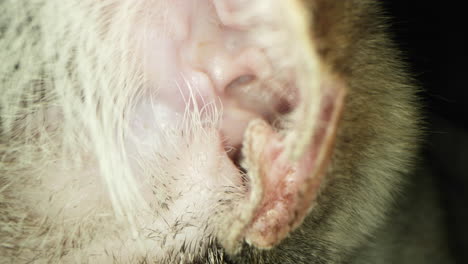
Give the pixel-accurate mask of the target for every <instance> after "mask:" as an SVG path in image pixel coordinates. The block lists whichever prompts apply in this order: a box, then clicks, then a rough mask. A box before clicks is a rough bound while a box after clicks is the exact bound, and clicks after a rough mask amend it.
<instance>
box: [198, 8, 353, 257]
mask: <svg viewBox="0 0 468 264" xmlns="http://www.w3.org/2000/svg"><path fill="white" fill-rule="evenodd" d="M213 4H214V7H215V12H216V16H217V17H218V19H219V28H221V29H223V33H222V35H223V37H222V38H217V39H218V40H221V41H226V40H229V41H230V43H237V44H238V45H239V46H241V47H242V52H240V53H237V54H233V53H232V52H234V51H235V50H236V48H238V47H236V46H230V48H229V49H225V50H223V52H224V53H223V56H227V57H229V58H230V59H225V58H226V57H223V56H221V53H216V49H215V48H214V46H213V48H210V49H209V52H212V54H220V55H214V56H200V57H204V58H207V59H205V61H204V62H203V63H202V65H201V66H200V67H201V68H204V69H205V72H206V73H207V74H208V75H209V76H211V77H210V78H211V79H212V80H215V81H213V84H214V86H215V87H216V89H215V90H216V91H217V93H218V94H219V95H220V96H221V98H222V99H223V100H225V101H224V102H223V103H224V107H225V108H224V112H223V114H224V117H223V118H224V123H223V126H222V128H221V131H222V133H223V135H225V136H226V138H228V139H230V140H231V141H230V142H229V143H231V144H234V145H236V146H241V147H240V149H241V153H242V155H240V156H241V166H242V167H243V169H245V170H246V174H247V179H248V181H247V185H248V187H249V197H248V198H247V199H246V200H245V201H244V202H245V204H244V205H242V206H240V207H239V208H241V209H240V211H239V217H237V218H236V220H235V221H234V222H230V223H229V227H226V228H224V230H228V231H226V233H222V234H221V235H220V236H219V240H220V241H221V244H222V245H223V247H224V248H225V249H226V250H228V252H233V251H235V249H236V247H237V246H238V245H239V241H241V240H243V239H245V240H246V241H247V242H248V243H249V244H251V245H253V246H255V247H258V248H271V247H273V246H275V245H277V244H278V243H280V242H281V241H282V240H283V239H284V238H285V237H286V236H287V235H288V234H289V233H290V232H291V231H292V230H294V229H295V228H296V227H297V226H299V225H300V224H301V223H302V221H303V219H304V218H305V216H306V215H307V213H308V212H309V211H310V209H311V208H312V207H313V204H314V201H315V198H316V196H317V194H318V191H319V186H320V184H321V182H322V178H323V175H324V173H325V169H326V167H327V165H328V161H329V159H330V156H331V152H332V150H333V142H334V138H335V134H336V130H337V127H338V123H339V119H340V115H341V111H342V108H343V103H344V97H345V93H346V88H345V86H346V85H345V83H344V82H343V81H342V80H341V79H340V77H338V76H335V75H334V74H333V73H332V72H331V71H330V70H329V69H328V68H327V66H326V65H325V63H324V62H323V61H322V59H321V58H320V56H319V55H318V50H317V44H316V43H314V38H313V36H312V35H311V32H310V30H311V28H312V27H311V25H310V21H312V19H311V18H310V14H308V13H306V12H305V11H304V10H306V9H305V8H303V7H302V5H301V3H300V2H299V1H268V0H255V1H242V0H238V1H233V0H231V1H229V0H227V1H213ZM292 40H294V41H292ZM227 46H228V45H226V43H223V44H219V45H218V46H217V47H223V48H225V47H227ZM207 52H208V51H207ZM213 52H214V53H213ZM203 65H204V66H203ZM239 113H243V114H244V115H245V116H244V117H245V118H244V117H242V118H241V117H240V116H242V115H240V114H239ZM246 113H248V114H246ZM233 116H236V118H233V119H232V120H230V119H229V118H228V117H233ZM278 119H280V120H281V121H280V123H281V122H283V123H282V124H280V125H278V124H276V123H275V122H276V121H277V120H278ZM233 124H235V125H233ZM236 127H237V129H235V128H236ZM234 139H235V140H234Z"/></svg>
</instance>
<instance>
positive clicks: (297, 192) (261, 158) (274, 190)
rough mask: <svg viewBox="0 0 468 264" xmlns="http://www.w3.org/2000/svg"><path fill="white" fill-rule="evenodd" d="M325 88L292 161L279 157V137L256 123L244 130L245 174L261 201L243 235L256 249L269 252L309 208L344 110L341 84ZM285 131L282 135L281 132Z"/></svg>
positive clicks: (281, 139)
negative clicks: (258, 187)
mask: <svg viewBox="0 0 468 264" xmlns="http://www.w3.org/2000/svg"><path fill="white" fill-rule="evenodd" d="M324 85H327V86H329V87H325V88H324V95H323V98H321V100H320V103H321V112H320V121H319V122H318V126H317V127H316V128H315V133H314V135H315V136H314V138H313V139H311V141H310V144H309V146H308V148H307V150H306V151H305V152H304V153H303V155H302V156H301V157H300V158H299V159H298V160H297V161H292V160H290V159H289V157H287V156H285V155H283V154H284V150H285V148H286V144H287V143H285V141H284V136H281V135H280V134H278V133H276V132H274V131H273V130H272V128H271V127H270V126H269V125H268V124H267V123H266V122H261V121H256V122H251V123H250V124H249V127H248V128H247V131H246V137H250V138H246V140H245V141H244V142H245V144H244V149H243V151H244V152H249V153H257V154H256V155H249V154H246V155H245V156H246V157H247V158H250V160H248V161H246V163H247V164H248V165H247V166H248V167H249V168H248V173H249V176H250V177H251V178H252V177H259V178H260V179H261V182H262V188H263V191H262V192H261V193H263V197H262V198H261V203H260V205H259V206H258V207H257V209H256V210H255V213H254V219H253V220H252V222H251V224H250V226H249V228H248V229H247V230H246V233H245V237H246V240H247V242H248V243H250V244H252V245H254V246H256V247H258V248H271V247H273V246H275V245H277V244H278V243H280V242H281V241H282V240H283V239H284V238H285V237H286V236H287V235H288V234H289V233H290V232H291V231H292V230H293V229H294V228H296V227H298V226H299V225H300V224H301V223H302V221H303V220H304V218H305V216H306V215H307V213H308V212H309V210H310V209H311V208H312V206H313V201H314V200H315V198H316V196H317V194H318V190H319V187H320V184H321V181H322V178H323V176H324V174H325V171H326V168H327V165H328V161H329V159H330V156H331V153H332V150H333V143H334V139H335V134H336V129H337V125H338V122H339V119H340V116H341V112H342V109H343V100H344V97H345V89H344V85H343V84H342V83H341V82H340V81H337V80H333V81H331V83H330V84H324ZM286 133H287V132H286Z"/></svg>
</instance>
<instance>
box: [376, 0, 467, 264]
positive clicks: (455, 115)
mask: <svg viewBox="0 0 468 264" xmlns="http://www.w3.org/2000/svg"><path fill="white" fill-rule="evenodd" d="M463 3H464V2H463V1H458V2H452V1H411V0H408V1H392V0H386V1H383V4H384V8H385V11H386V14H387V15H389V16H390V21H391V31H392V32H391V33H393V37H394V39H395V40H396V41H397V44H398V46H399V47H400V48H401V49H402V50H403V51H404V52H405V53H404V54H405V60H406V61H407V62H408V63H409V65H410V67H411V72H412V73H413V76H414V78H415V79H416V81H417V83H418V84H419V85H420V87H421V88H422V91H421V98H422V101H423V105H424V112H425V120H426V122H427V125H426V128H425V130H426V143H425V145H424V148H423V155H422V157H423V162H424V163H425V165H426V166H428V167H429V168H430V169H431V171H432V172H433V173H434V174H435V175H436V176H437V183H438V188H439V189H440V191H441V202H442V205H443V206H444V207H445V208H446V210H447V217H446V222H447V228H448V231H449V232H448V235H449V243H450V247H451V249H452V250H453V252H454V254H455V257H456V258H457V263H468V209H467V208H468V194H467V191H468V89H467V84H466V83H467V81H466V79H467V78H468V72H467V67H466V64H467V59H468V56H467V55H468V54H467V53H468V52H467V48H468V42H467V40H466V38H467V37H468V34H467V33H466V32H468V30H467V28H468V26H466V25H468V22H467V21H466V20H467V18H468V12H466V7H464V6H463Z"/></svg>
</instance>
